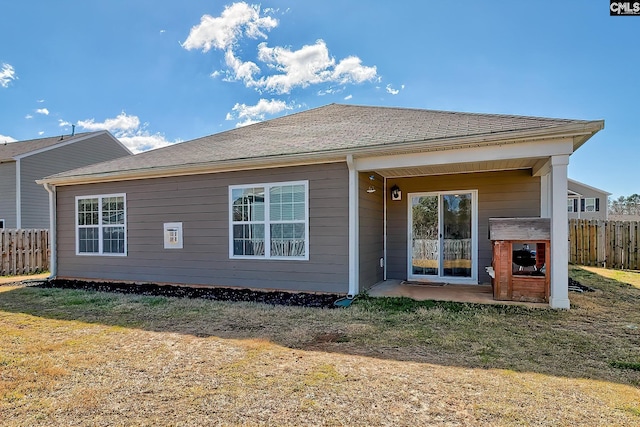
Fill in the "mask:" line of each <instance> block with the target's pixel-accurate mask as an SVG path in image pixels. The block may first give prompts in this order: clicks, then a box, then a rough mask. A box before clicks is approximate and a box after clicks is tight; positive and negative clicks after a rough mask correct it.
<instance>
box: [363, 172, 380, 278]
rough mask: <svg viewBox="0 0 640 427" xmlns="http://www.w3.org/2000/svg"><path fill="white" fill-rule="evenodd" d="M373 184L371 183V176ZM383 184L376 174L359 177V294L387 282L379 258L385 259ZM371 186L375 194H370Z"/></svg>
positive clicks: (364, 174)
mask: <svg viewBox="0 0 640 427" xmlns="http://www.w3.org/2000/svg"><path fill="white" fill-rule="evenodd" d="M372 175H373V176H374V178H375V179H374V180H373V181H372V180H370V179H369V177H370V176H372ZM383 185H384V182H383V178H382V177H381V176H380V175H377V174H375V173H360V174H359V183H358V195H359V200H358V210H359V213H360V216H359V228H360V235H359V248H360V260H359V261H360V291H364V290H366V289H369V288H370V287H371V286H373V285H375V284H376V283H378V282H380V281H381V280H383V278H384V269H383V267H380V258H382V257H383V256H384V200H383V198H384V188H383ZM369 186H372V187H373V188H375V190H376V191H375V192H374V193H367V189H368V188H369Z"/></svg>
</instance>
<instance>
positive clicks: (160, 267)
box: [57, 163, 349, 293]
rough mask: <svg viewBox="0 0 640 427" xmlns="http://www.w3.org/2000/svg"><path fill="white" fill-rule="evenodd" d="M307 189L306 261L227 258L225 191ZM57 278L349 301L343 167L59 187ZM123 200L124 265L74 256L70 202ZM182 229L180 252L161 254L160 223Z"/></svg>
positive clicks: (117, 260) (118, 260)
mask: <svg viewBox="0 0 640 427" xmlns="http://www.w3.org/2000/svg"><path fill="white" fill-rule="evenodd" d="M300 180H308V181H309V260H308V261H293V260H292V261H287V260H261V259H230V258H229V186H230V185H242V184H259V183H269V182H284V181H300ZM57 191H58V194H57V203H58V218H57V220H58V276H60V277H74V278H85V279H94V280H101V279H103V280H120V281H134V282H157V283H177V284H190V285H214V286H233V287H248V288H263V289H284V290H298V291H319V292H335V293H346V292H347V291H348V272H349V269H348V246H349V245H348V236H349V232H348V221H347V218H348V170H347V167H346V164H345V163H335V164H326V165H311V166H299V167H290V168H277V169H269V170H257V171H239V172H229V173H219V174H206V175H193V176H183V177H168V178H158V179H146V180H137V181H124V182H116V183H103V184H91V185H77V186H68V187H59V188H58V190H57ZM113 193H125V194H126V203H127V233H128V242H127V250H128V255H127V256H126V257H121V256H120V257H116V256H86V255H80V256H78V255H76V254H75V235H76V230H75V206H74V205H75V197H76V196H86V195H100V194H113ZM165 222H182V223H183V233H184V248H183V249H164V248H163V223H165Z"/></svg>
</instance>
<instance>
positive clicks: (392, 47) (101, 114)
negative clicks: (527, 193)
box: [0, 0, 640, 197]
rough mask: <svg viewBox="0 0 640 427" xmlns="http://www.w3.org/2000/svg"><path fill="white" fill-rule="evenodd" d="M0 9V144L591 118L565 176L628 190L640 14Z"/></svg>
mask: <svg viewBox="0 0 640 427" xmlns="http://www.w3.org/2000/svg"><path fill="white" fill-rule="evenodd" d="M0 7H1V9H0V40H1V44H0V142H3V141H13V140H26V139H33V138H39V137H46V136H55V135H60V134H63V133H70V132H71V124H74V125H76V132H83V131H90V130H97V129H108V130H110V131H111V132H112V133H113V134H114V135H116V136H117V137H118V138H120V139H121V140H122V141H123V142H124V143H125V144H127V145H128V146H129V147H131V148H132V149H133V150H134V151H141V150H146V149H150V148H155V147H160V146H163V145H166V144H171V143H175V142H179V141H186V140H190V139H194V138H198V137H201V136H205V135H210V134H213V133H217V132H220V131H224V130H227V129H232V128H234V127H236V126H241V125H244V124H247V123H252V122H256V121H261V120H267V119H271V118H275V117H279V116H282V115H285V114H291V113H294V112H298V111H302V110H306V109H309V108H313V107H318V106H321V105H326V104H329V103H349V104H358V105H381V106H397V107H411V108H425V109H437V110H453V111H468V112H482V113H504V114H519V115H531V116H545V117H561V118H575V119H589V120H591V119H594V120H595V119H604V120H605V129H604V130H603V131H601V132H599V133H598V134H597V135H596V136H595V137H593V138H592V139H591V140H589V141H588V142H587V143H586V144H585V145H584V146H583V147H581V148H580V149H579V150H578V151H577V152H576V153H575V154H574V155H572V156H571V164H570V166H569V176H570V177H571V178H573V179H576V180H578V181H582V182H584V183H587V184H589V185H591V186H595V187H598V188H602V189H604V190H607V191H609V192H611V193H613V197H618V196H621V195H630V194H633V193H640V179H639V173H638V168H639V167H640V161H639V160H640V150H639V148H638V146H639V143H640V137H639V135H640V132H639V131H638V123H639V122H640V114H639V112H640V105H639V103H640V102H639V101H640V83H639V76H638V71H639V70H640V42H639V40H640V16H628V17H611V16H609V2H607V1H604V0H575V1H573V0H565V1H557V0H556V1H548V0H539V1H536V2H520V1H498V0H494V1H491V0H489V1H481V2H480V1H477V0H475V1H467V0H459V1H455V2H449V1H432V0H420V1H401V2H389V1H388V0H385V1H377V0H369V1H366V2H365V1H350V0H340V1H334V0H323V1H315V2H310V1H300V0H298V1H294V0H277V1H265V2H262V3H259V4H258V3H250V2H247V3H245V2H230V1H229V2H223V1H212V0H209V1H201V0H189V1H165V0H92V1H86V0H83V1H79V0H61V1H57V2H51V1H33V0H21V1H19V2H18V1H10V2H3V4H2V6H0Z"/></svg>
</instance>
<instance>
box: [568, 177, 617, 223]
mask: <svg viewBox="0 0 640 427" xmlns="http://www.w3.org/2000/svg"><path fill="white" fill-rule="evenodd" d="M567 186H568V189H569V190H570V191H575V192H576V193H578V194H580V197H579V198H576V199H575V200H576V202H575V203H574V207H575V208H577V210H575V211H574V212H569V213H568V216H569V219H577V218H580V219H603V220H604V219H607V208H608V201H609V197H608V194H607V193H604V192H602V191H597V190H596V189H594V188H591V187H588V186H585V185H581V184H580V183H579V182H576V181H568V183H567ZM589 198H595V199H598V205H597V207H598V210H597V211H595V212H588V211H587V210H586V209H585V199H589ZM570 200H571V198H570Z"/></svg>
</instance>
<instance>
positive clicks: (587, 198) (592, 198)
mask: <svg viewBox="0 0 640 427" xmlns="http://www.w3.org/2000/svg"><path fill="white" fill-rule="evenodd" d="M589 200H591V201H592V202H593V205H592V206H593V210H591V211H590V210H589V209H588V207H589V206H591V205H590V204H589ZM584 211H585V212H592V213H595V212H596V198H595V197H585V198H584Z"/></svg>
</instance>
